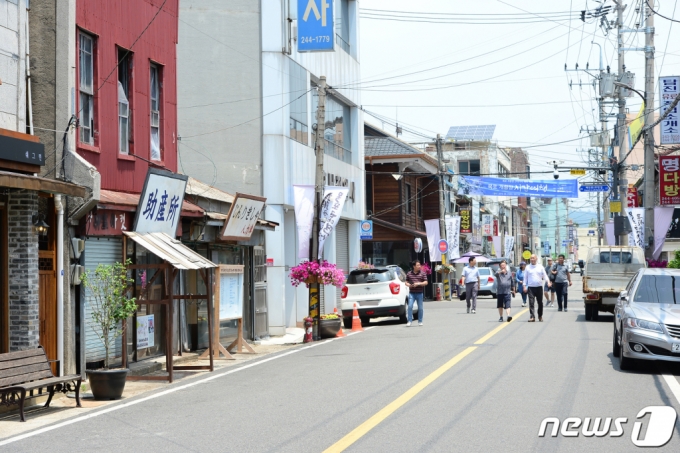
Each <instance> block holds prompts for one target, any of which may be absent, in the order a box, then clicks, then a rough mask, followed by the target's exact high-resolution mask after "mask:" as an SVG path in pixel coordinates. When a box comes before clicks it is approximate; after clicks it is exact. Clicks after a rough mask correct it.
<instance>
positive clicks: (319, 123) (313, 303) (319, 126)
mask: <svg viewBox="0 0 680 453" xmlns="http://www.w3.org/2000/svg"><path fill="white" fill-rule="evenodd" d="M318 90H319V104H318V106H317V110H316V131H315V134H314V135H315V146H314V152H315V153H316V175H315V178H314V185H315V188H316V199H315V201H314V224H313V227H312V244H311V245H312V246H311V247H310V248H309V249H310V250H311V256H310V257H309V260H310V261H315V260H317V259H318V258H319V227H320V225H321V221H320V220H321V219H320V216H321V200H322V198H323V189H324V183H323V182H324V181H323V158H324V148H325V146H324V140H323V139H324V131H325V129H326V77H325V76H321V77H320V78H319V87H318ZM320 293H321V292H320V285H319V283H318V282H315V283H310V285H309V316H310V317H311V318H312V319H313V320H314V327H313V332H312V336H313V338H314V340H318V339H319V338H320V337H319V320H320V319H321V310H320V309H321V304H320V301H319V294H320Z"/></svg>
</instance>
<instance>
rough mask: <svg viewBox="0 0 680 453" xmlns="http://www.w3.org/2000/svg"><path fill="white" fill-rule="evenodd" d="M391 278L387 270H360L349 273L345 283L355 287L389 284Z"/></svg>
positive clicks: (390, 273)
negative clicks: (368, 284) (358, 285)
mask: <svg viewBox="0 0 680 453" xmlns="http://www.w3.org/2000/svg"><path fill="white" fill-rule="evenodd" d="M393 278H394V277H393V276H392V272H390V270H389V269H361V270H354V271H352V272H350V273H349V276H348V277H347V283H349V284H353V285H356V284H364V283H378V282H389V281H390V280H392V279H393Z"/></svg>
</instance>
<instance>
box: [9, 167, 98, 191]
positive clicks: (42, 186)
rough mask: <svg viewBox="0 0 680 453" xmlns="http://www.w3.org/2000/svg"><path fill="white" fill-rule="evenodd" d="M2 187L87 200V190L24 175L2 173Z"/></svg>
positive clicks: (62, 182) (67, 183)
mask: <svg viewBox="0 0 680 453" xmlns="http://www.w3.org/2000/svg"><path fill="white" fill-rule="evenodd" d="M0 187H9V188H10V189H25V190H35V191H37V192H45V193H54V194H61V195H69V196H71V197H80V198H87V196H88V194H87V188H86V187H83V186H79V185H77V184H71V183H69V182H64V181H59V180H58V179H49V178H41V177H40V176H32V175H23V174H21V173H12V172H8V171H0Z"/></svg>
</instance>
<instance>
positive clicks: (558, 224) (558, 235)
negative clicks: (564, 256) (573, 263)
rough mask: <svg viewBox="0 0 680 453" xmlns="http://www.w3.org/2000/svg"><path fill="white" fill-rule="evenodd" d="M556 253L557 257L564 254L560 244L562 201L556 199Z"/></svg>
mask: <svg viewBox="0 0 680 453" xmlns="http://www.w3.org/2000/svg"><path fill="white" fill-rule="evenodd" d="M555 227H556V228H555V252H556V253H557V255H559V254H560V252H562V243H561V242H560V199H559V198H555Z"/></svg>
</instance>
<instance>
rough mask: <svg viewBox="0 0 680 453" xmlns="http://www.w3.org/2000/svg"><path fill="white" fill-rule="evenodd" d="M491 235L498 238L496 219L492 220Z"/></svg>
mask: <svg viewBox="0 0 680 453" xmlns="http://www.w3.org/2000/svg"><path fill="white" fill-rule="evenodd" d="M493 235H494V236H498V219H493Z"/></svg>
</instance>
